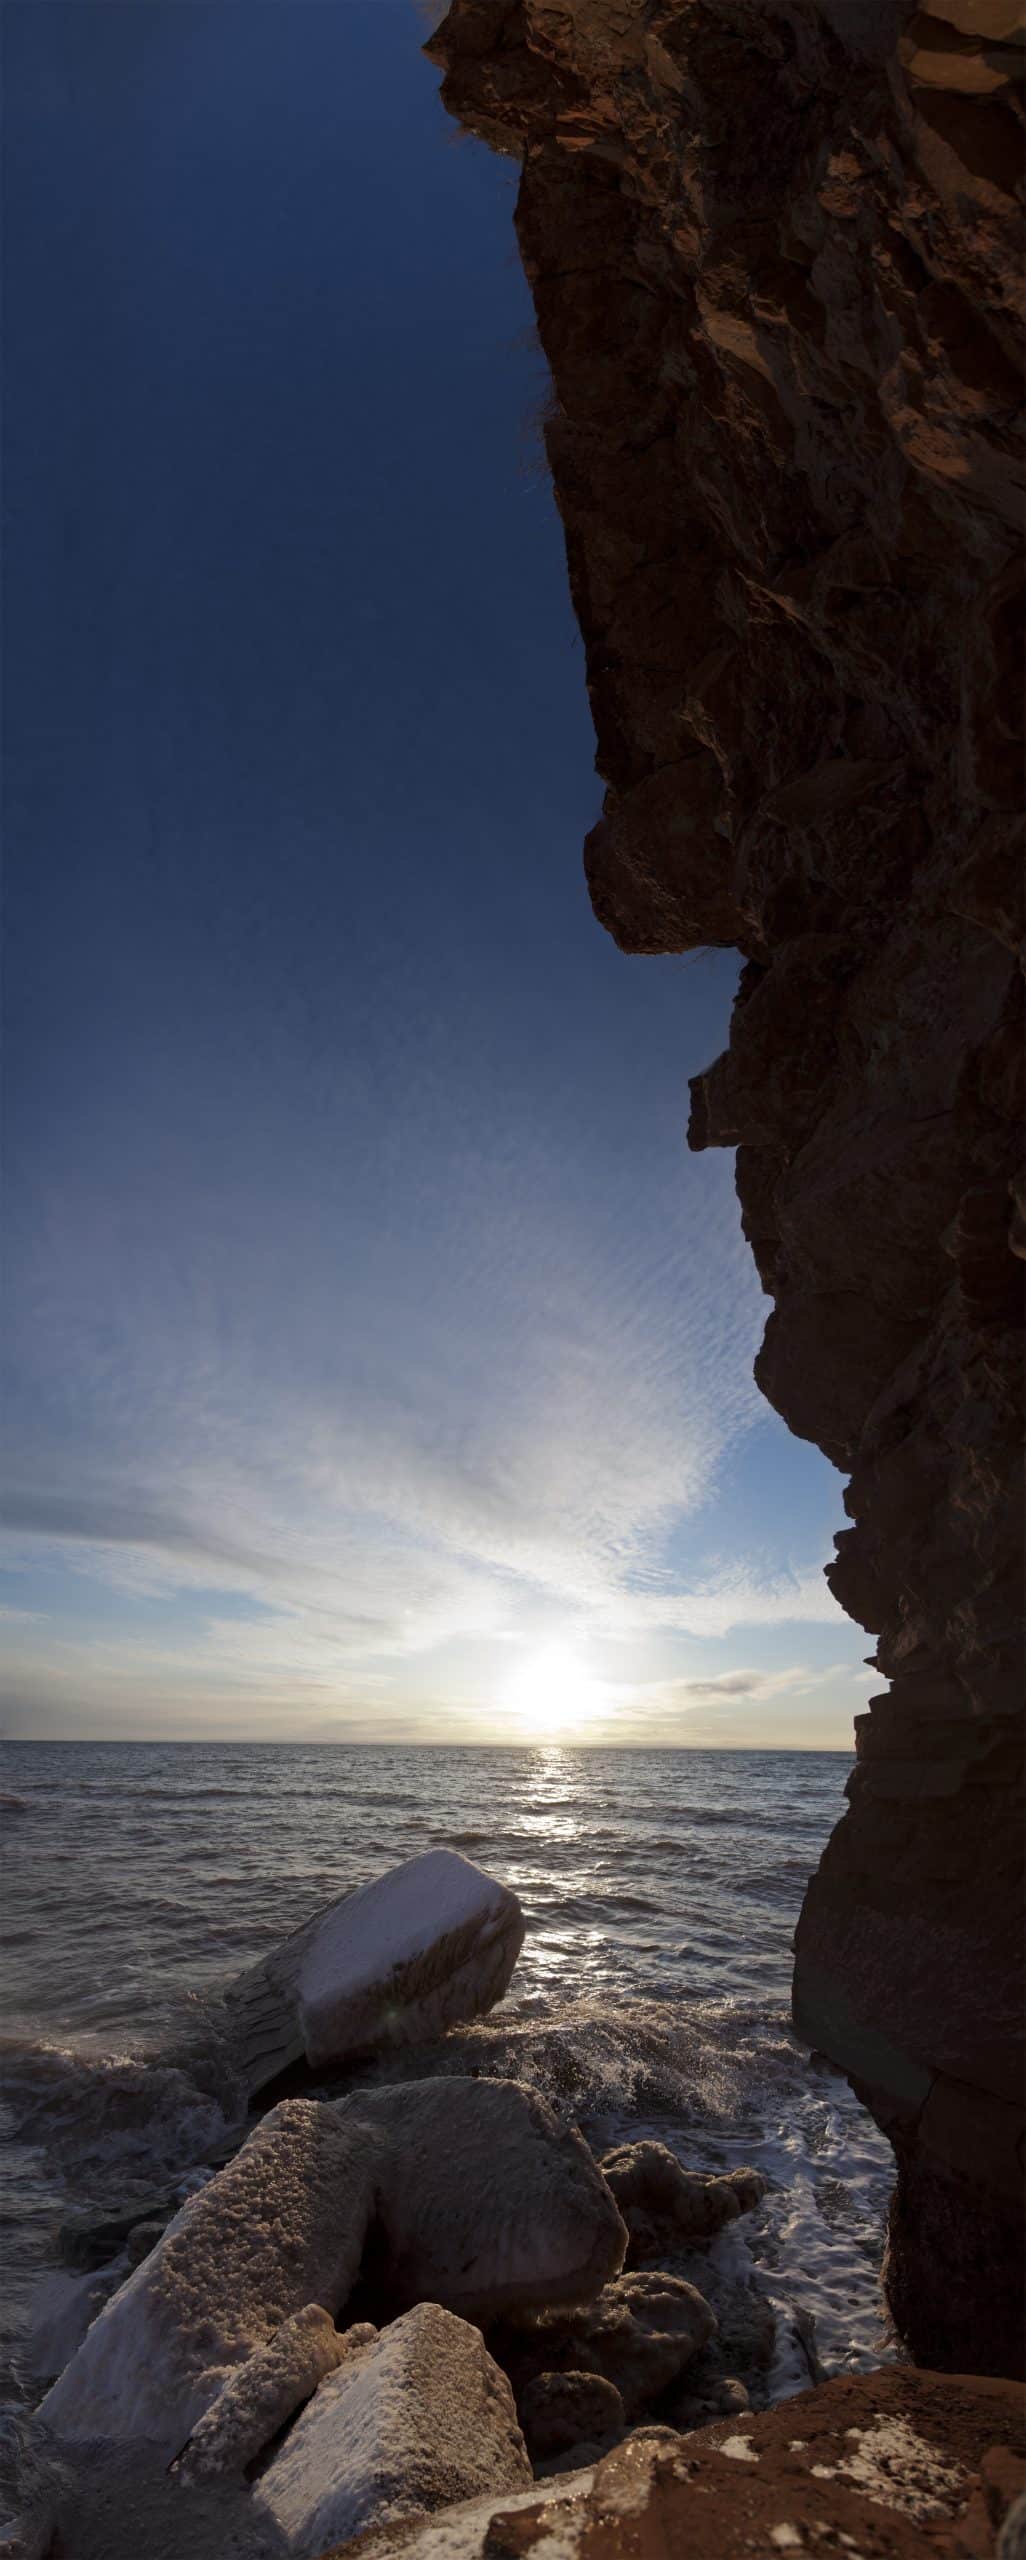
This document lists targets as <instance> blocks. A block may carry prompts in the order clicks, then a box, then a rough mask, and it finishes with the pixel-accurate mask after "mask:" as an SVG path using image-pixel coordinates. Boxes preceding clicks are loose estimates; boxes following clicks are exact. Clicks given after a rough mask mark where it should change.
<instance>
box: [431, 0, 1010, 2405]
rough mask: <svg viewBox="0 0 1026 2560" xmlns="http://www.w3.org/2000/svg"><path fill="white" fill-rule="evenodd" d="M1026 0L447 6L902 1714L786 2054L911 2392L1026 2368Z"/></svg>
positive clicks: (570, 0)
mask: <svg viewBox="0 0 1026 2560" xmlns="http://www.w3.org/2000/svg"><path fill="white" fill-rule="evenodd" d="M1022 40H1023V12H1022V9H1021V8H1020V7H1019V6H1018V5H1017V0H933V5H931V6H930V7H928V8H923V9H920V10H919V11H918V12H913V11H912V10H911V9H910V8H909V7H908V6H907V5H905V0H455V5H454V6H453V7H452V8H451V9H450V11H449V14H448V16H447V17H446V19H445V20H444V22H443V24H442V25H441V27H440V28H439V29H438V30H437V32H436V34H435V35H434V37H433V38H432V41H431V45H430V47H429V50H430V52H431V54H432V56H433V58H434V59H435V61H436V62H438V63H439V65H440V66H441V67H442V69H443V72H444V85H443V97H444V100H445V103H446V105H447V106H448V107H449V109H450V110H451V112H452V113H453V114H454V115H456V116H457V117H458V118H459V119H460V120H461V122H462V123H463V124H464V125H465V126H466V127H468V128H469V130H470V131H472V132H474V133H476V134H478V135H480V136H481V137H482V138H483V139H484V140H485V141H487V142H488V143H490V144H491V145H492V146H493V147H495V148H497V149H500V150H504V151H507V152H512V153H514V154H515V155H516V156H517V157H518V158H519V159H520V161H521V163H522V177H521V183H520V189H519V197H518V205H517V216H516V220H517V232H518V238H519V242H520V247H521V252H522V256H523V261H524V266H525V269H526V272H527V276H528V279H529V282H530V284H531V288H532V291H533V295H534V301H535V307H536V312H537V322H538V330H539V335H540V338H541V342H542V345H543V348H544V351H545V355H546V357H547V360H548V363H549V365H550V368H551V373H552V380H553V400H552V404H551V413H550V416H549V420H548V423H547V428H546V443H547V449H548V455H549V461H550V464H551V468H552V474H553V481H554V486H555V491H556V497H557V502H558V505H559V509H560V513H561V516H562V520H563V524H564V527H565V532H566V544H567V556H568V564H569V573H570V582H571V588H572V593H573V599H574V604H575V608H576V611H577V615H578V619H579V621H580V625H581V629H582V633H583V636H584V641H585V646H586V654H587V672H588V685H589V693H590V698H591V704H592V710H593V714H594V720H595V727H596V734H597V740H598V764H599V770H600V772H601V774H602V776H603V778H604V780H605V782H606V785H607V790H606V796H605V803H604V808H603V812H602V816H601V818H600V820H599V822H598V824H597V826H596V827H595V828H594V829H593V831H592V833H591V835H590V837H589V839H588V842H587V846H586V848H585V863H586V870H587V878H588V883H589V888H590V892H591V897H592V901H593V904H594V907H595V911H596V914H597V915H598V917H599V918H600V920H601V922H602V923H603V924H605V925H606V926H607V927H608V929H609V931H610V932H611V933H612V934H613V935H614V937H615V938H616V940H617V941H618V942H619V943H620V945H621V946H622V948H623V949H624V950H626V951H630V952H665V951H686V950H690V949H695V948H698V947H700V946H701V945H703V944H718V945H725V946H736V947H737V948H738V949H739V950H740V952H741V953H742V954H743V955H744V959H745V963H746V965H745V967H744V969H743V971H742V976H741V982H740V987H739V991H738V997H737V1002H736V1006H735V1011H734V1018H733V1022H732V1026H731V1036H730V1044H729V1047H728V1050H727V1052H726V1054H725V1055H724V1057H722V1058H720V1059H718V1060H717V1061H716V1063H715V1064H714V1065H713V1066H711V1067H710V1069H709V1070H708V1071H707V1073H706V1074H704V1075H703V1076H701V1077H699V1078H698V1079H697V1080H696V1083H695V1086H694V1089H693V1108H692V1117H691V1127H690V1139H691V1144H692V1145H693V1146H695V1147H698V1148H701V1147H705V1146H710V1145H725V1146H732V1147H736V1149H737V1178H738V1191H739V1195H740V1201H741V1213H742V1220H743V1224H744V1228H745V1233H746V1235H747V1237H748V1239H749V1242H750V1244H751V1246H752V1250H753V1252H754V1254H755V1257H756V1260H757V1263H758V1268H759V1272H760V1276H761V1278H762V1282H763V1285H764V1288H765V1289H766V1291H767V1293H768V1295H769V1296H770V1297H771V1298H772V1300H773V1308H772V1312H771V1314H770V1318H769V1322H768V1325H767V1329H766V1336H765V1340H764V1343H763V1347H762V1350H761V1352H760V1354H759V1360H758V1368H757V1374H758V1377H759V1381H760V1384H761V1386H762V1388H763V1390H764V1392H765V1393H766V1395H767V1396H768V1397H769V1398H770V1400H771V1402H772V1403H773V1404H774V1405H775V1406H776V1407H777V1409H778V1410H779V1411H780V1412H781V1413H782V1414H783V1416H784V1418H785V1419H786V1420H787V1421H788V1422H789V1424H790V1425H791V1427H792V1428H793V1429H794V1430H795V1431H797V1432H798V1433H800V1434H801V1435H803V1436H804V1437H807V1438H809V1439H811V1440H814V1441H815V1442H817V1444H818V1445H819V1446H820V1447H821V1448H823V1449H824V1450H825V1451H826V1452H827V1454H828V1455H829V1456H830V1457H831V1458H832V1459H833V1460H834V1461H835V1463H836V1464H837V1465H838V1466H839V1467H841V1468H842V1469H843V1470H844V1472H845V1474H846V1475H847V1476H848V1478H849V1483H848V1489H847V1492H846V1494H845V1508H846V1511H847V1513H848V1516H849V1520H850V1523H851V1525H850V1526H849V1527H848V1528H847V1529H846V1530H845V1531H843V1533H842V1534H841V1536H840V1537H839V1538H838V1541H837V1555H836V1561H835V1562H834V1564H833V1565H832V1567H831V1568H830V1580H831V1584H832V1587H833V1589H834V1591H835V1592H836V1595H837V1597H838V1599H839V1600H840V1601H841V1602H842V1604H843V1606H844V1607H845V1608H846V1609H847V1610H848V1611H849V1612H850V1614H851V1615H852V1616H853V1617H854V1618H855V1619H856V1620H857V1621H858V1622H859V1623H860V1624H861V1625H862V1626H864V1627H865V1628H866V1629H867V1630H868V1631H869V1632H870V1633H871V1634H872V1636H873V1637H874V1639H875V1654H874V1657H873V1659H874V1662H875V1665H876V1666H877V1667H878V1668H879V1670H880V1673H881V1675H882V1676H883V1678H884V1679H886V1680H887V1681H888V1682H889V1684H890V1685H889V1687H888V1689H887V1690H886V1691H885V1692H884V1693H883V1694H882V1695H881V1696H880V1697H879V1698H876V1699H874V1700H873V1702H872V1705H871V1708H870V1711H869V1713H868V1715H866V1716H864V1717H861V1718H860V1719H859V1720H858V1728H857V1753H858V1756H857V1762H856V1767H855V1770H854V1772H853V1775H852V1779H851V1781H850V1785H849V1791H848V1792H849V1811H848V1813H847V1814H846V1816H845V1819H844V1820H843V1822H842V1823H841V1824H840V1825H839V1827H838V1829H837V1831H836V1832H835V1833H834V1836H833V1838H832V1840H831V1841H830V1843H829V1845H828V1848H827V1851H826V1854H825V1856H824V1858H823V1861H822V1863H821V1866H820V1868H819V1870H818V1873H817V1875H816V1876H815V1877H814V1878H813V1880H812V1883H811V1885H810V1887H809V1890H808V1893H807V1896H806V1901H805V1905H804V1909H803V1912H802V1917H801V1922H800V1926H799V1931H798V1938H797V1951H796V1971H795V2014H796V2019H797V2022H798V2024H799V2026H800V2028H801V2030H802V2031H803V2033H804V2034H805V2035H806V2036H807V2037H808V2038H809V2040H810V2041H811V2042H813V2043H814V2044H815V2045H816V2046H818V2047H819V2048H820V2049H822V2050H823V2051H824V2052H825V2053H827V2054H828V2055H829V2056H830V2057H831V2058H832V2059H833V2060H834V2061H835V2062H837V2063H839V2064H840V2065H841V2066H842V2067H843V2068H844V2069H845V2070H846V2071H847V2072H848V2073H849V2075H850V2077H851V2078H852V2079H853V2080H854V2082H855V2083H856V2085H857V2086H858V2088H859V2089H860V2091H861V2093H862V2094H863V2095H864V2097H865V2099H866V2102H867V2103H868V2105H869V2106H870V2107H871V2108H872V2110H873V2112H874V2114H875V2115H876V2117H877V2119H878V2121H879V2122H880V2123H881V2124H883V2125H884V2126H885V2127H886V2129H887V2131H888V2133H889V2134H890V2136H891V2138H892V2141H893V2143H894V2146H895V2152H896V2158H897V2162H898V2182H897V2188H896V2196H895V2204H894V2208H893V2214H892V2231H891V2243H890V2253H889V2288H890V2297H891V2301H892V2305H893V2308H894V2310H895V2313H896V2316H897V2318H898V2320H899V2323H900V2325H901V2327H902V2329H903V2331H904V2333H905V2335H906V2336H907V2338H908V2339H909V2341H910V2343H911V2345H912V2348H913V2351H914V2353H915V2354H916V2355H917V2357H919V2358H920V2360H922V2361H924V2362H928V2363H930V2364H931V2365H933V2366H935V2367H936V2366H939V2367H945V2368H947V2369H949V2370H950V2369H954V2370H967V2369H969V2370H977V2371H984V2372H986V2371H990V2372H999V2373H1000V2372H1007V2371H1010V2370H1013V2369H1015V2368H1016V2367H1017V2366H1018V2365H1019V2364H1020V2363H1021V2357H1022V2306H1021V2295H1020V2293H1019V2290H1018V2269H1019V2267H1020V2265H1021V2256H1022V2252H1021V2203H1020V2198H1021V2167H1022V2128H1023V2117H1022V2094H1023V2063H1022V2051H1021V2020H1022V1996H1021V1981H1020V1975H1019V1953H1020V1948H1021V1943H1022V1929H1021V1908H1022V1901H1021V1896H1022V1839H1023V1805H1022V1729H1021V1699H1022V1677H1021V1675H1022V1543H1021V1528H1020V1515H1019V1510H1018V1503H1019V1488H1020V1477H1019V1452H1020V1447H1021V1417H1022V1357H1021V1312H1022V1277H1023V1268H1022V1266H1023V1257H1024V1254H1026V1206H1024V1194H1023V1188H1022V1177H1021V1173H1020V1171H1019V1163H1020V1153H1019V1149H1020V1130H1021V1118H1022V1073H1023V1067H1022V1056H1023V1052H1022V1040H1021V1013H1020V1007H1021V994H1022V974H1021V959H1022V951H1023V915H1022V890H1021V880H1022V873H1021V868H1020V862H1021V821H1020V818H1019V814H1018V811H1019V802H1020V787H1021V752H1022V745H1021V713H1020V703H1021V688H1020V682H1019V676H1018V671H1017V666H1016V637H1017V632H1018V628H1019V602H1018V599H1019V595H1020V586H1021V564H1020V562H1021V507H1022V500H1021V490H1022V447H1021V374H1020V365H1019V336H1018V329H1019V315H1018V310H1017V290H1018V283H1019V277H1020V273H1021V256H1020V217H1021V194H1022V186H1021V167H1022V133H1021V122H1022V117H1021V79H1022V60H1023V55H1022Z"/></svg>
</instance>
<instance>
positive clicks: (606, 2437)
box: [517, 2373, 624, 2461]
mask: <svg viewBox="0 0 1026 2560" xmlns="http://www.w3.org/2000/svg"><path fill="white" fill-rule="evenodd" d="M517 2416H518V2418H519V2420H520V2424H521V2426H522V2428H523V2430H524V2440H525V2443H526V2444H527V2447H528V2450H529V2452H530V2454H531V2457H532V2460H539V2461H543V2460H544V2458H545V2456H546V2454H551V2453H568V2452H569V2451H570V2449H571V2447H572V2446H573V2445H580V2444H585V2443H591V2444H612V2443H613V2442H614V2441H615V2439H616V2437H617V2436H621V2435H622V2434H623V2428H624V2412H623V2401H622V2400H621V2398H620V2394H619V2392H618V2390H617V2388H616V2385H615V2383H612V2382H607V2381H606V2378H605V2375H604V2374H602V2373H536V2374H535V2377H534V2380H533V2382H529V2383H528V2384H527V2385H526V2388H525V2389H524V2390H523V2391H522V2392H521V2394H520V2397H519V2399H518V2401H517Z"/></svg>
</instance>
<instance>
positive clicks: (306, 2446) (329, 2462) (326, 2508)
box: [254, 2302, 531, 2560]
mask: <svg viewBox="0 0 1026 2560" xmlns="http://www.w3.org/2000/svg"><path fill="white" fill-rule="evenodd" d="M530 2481H531V2465H530V2462H529V2461H528V2458H527V2450H526V2447H525V2444H524V2439H523V2437H522V2435H521V2433H520V2428H519V2426H518V2425H517V2416H516V2410H515V2408H514V2406H513V2394H512V2392H511V2390H510V2387H509V2384H508V2382H507V2380H506V2377H505V2374H504V2373H501V2372H500V2370H499V2367H498V2365H496V2364H493V2362H492V2359H491V2357H490V2355H489V2354H488V2352H487V2349H486V2347H485V2343H484V2340H483V2338H482V2337H481V2335H480V2332H479V2331H478V2330H477V2329H472V2328H471V2327H470V2326H469V2325H468V2323H467V2322H466V2321H465V2320H457V2319H454V2317H453V2315H452V2313H451V2312H450V2311H443V2310H442V2309H441V2307H440V2305H439V2304H438V2303H437V2302H422V2303H418V2305H417V2307H416V2309H415V2310H413V2311H407V2312H406V2313H405V2314H404V2316H403V2318H402V2319H401V2320H396V2321H394V2322H393V2324H392V2326H391V2327H390V2328H388V2329H385V2330H383V2331H382V2333H381V2335H380V2336H379V2337H378V2338H377V2339H376V2340H375V2341H374V2343H373V2345H370V2346H367V2347H365V2348H364V2349H363V2350H362V2352H361V2353H359V2354H357V2355H353V2356H349V2357H347V2358H346V2361H345V2362H344V2364H341V2365H340V2366H339V2367H338V2369H337V2371H336V2372H335V2373H333V2374H331V2375H329V2377H328V2379H327V2381H326V2382H322V2384H321V2386H320V2389H319V2390H318V2391H316V2392H315V2394H314V2397H313V2399H312V2400H311V2401H310V2402H309V2403H308V2405H307V2407H306V2408H305V2410H304V2411H303V2414H302V2417H300V2418H299V2419H297V2421H296V2424H295V2426H294V2427H293V2428H292V2430H291V2432H290V2434H289V2435H288V2436H287V2437H286V2439H285V2443H284V2445H283V2446H282V2449H281V2452H280V2453H279V2454H277V2455H276V2456H275V2459H274V2461H273V2462H272V2463H270V2465H269V2466H268V2468H267V2470H266V2471H264V2472H263V2473H262V2475H261V2477H260V2479H259V2480H258V2482H257V2484H256V2487H255V2490H254V2502H255V2504H256V2505H257V2506H258V2508H259V2509H260V2510H261V2511H262V2512H263V2513H265V2514H266V2515H268V2516H269V2517H270V2518H271V2519H272V2520H273V2522H274V2523H275V2524H276V2525H277V2526H278V2528H279V2530H280V2531H281V2533H282V2534H283V2536H284V2539H285V2543H286V2545H287V2548H288V2550H289V2552H290V2553H292V2554H294V2555H295V2560H315V2555H316V2554H318V2553H320V2552H324V2551H327V2550H329V2549H331V2548H332V2546H333V2545H335V2544H338V2543H344V2542H348V2541H349V2540H350V2538H351V2536H352V2535H354V2534H357V2533H363V2532H365V2531H366V2530H367V2528H368V2527H369V2526H371V2525H387V2524H395V2523H398V2522H399V2520H400V2519H401V2518H402V2517H408V2516H428V2515H433V2514H435V2513H436V2512H437V2510H438V2509H439V2508H440V2507H448V2506H452V2505H453V2504H454V2503H455V2502H456V2501H457V2500H458V2499H464V2498H471V2497H474V2496H475V2495H478V2494H480V2493H482V2492H483V2491H485V2490H488V2489H490V2490H493V2491H494V2490H503V2489H521V2488H525V2487H527V2486H528V2485H529V2483H530Z"/></svg>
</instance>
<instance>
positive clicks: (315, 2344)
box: [175, 2302, 377, 2481]
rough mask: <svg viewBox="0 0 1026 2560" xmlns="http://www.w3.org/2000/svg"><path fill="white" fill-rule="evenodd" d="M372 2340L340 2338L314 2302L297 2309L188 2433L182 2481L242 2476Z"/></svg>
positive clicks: (366, 2329)
mask: <svg viewBox="0 0 1026 2560" xmlns="http://www.w3.org/2000/svg"><path fill="white" fill-rule="evenodd" d="M376 2336H377V2330H376V2329H373V2328H372V2327H371V2326H370V2323H369V2322H363V2323H361V2324H360V2325H359V2326H358V2327H357V2328H355V2329H350V2330H349V2331H348V2332H347V2333H346V2334H345V2336H341V2335H340V2333H339V2331H338V2330H337V2329H336V2327H335V2323H334V2321H333V2319H332V2317H331V2314H330V2312H329V2311H322V2309H321V2306H320V2303H319V2302H308V2303H306V2304H304V2307H303V2309H302V2311H294V2312H292V2314H291V2316H290V2318H289V2319H288V2320H283V2321H282V2325H281V2328H280V2329H276V2330H275V2333H274V2336H273V2338H270V2339H269V2340H268V2343H267V2345H266V2347H260V2348H258V2350H257V2353H256V2355H253V2356H249V2357H247V2360H246V2362H245V2364H242V2365H237V2366H236V2369H235V2371H234V2373H230V2374H229V2376H228V2379H227V2382H225V2383H223V2384H222V2387H221V2389H220V2391H219V2392H218V2395H217V2398H216V2400H214V2401H212V2402H211V2405H210V2408H209V2409H207V2410H206V2411H205V2413H204V2415H203V2417H202V2418H201V2419H200V2421H199V2425H198V2426H197V2427H195V2428H194V2430H193V2433H192V2435H191V2436H190V2438H189V2441H188V2444H187V2445H186V2448H185V2451H184V2453H183V2455H182V2457H181V2461H180V2462H179V2463H177V2464H176V2466H175V2467H176V2472H177V2476H178V2477H179V2479H181V2480H185V2481H189V2480H218V2479H221V2478H223V2477H225V2476H226V2475H229V2474H232V2473H239V2472H244V2471H245V2468H246V2464H247V2463H248V2462H253V2461H255V2459H256V2456H257V2454H258V2453H262V2452H263V2449H264V2446H265V2445H268V2444H270V2442H271V2439H272V2437H273V2436H276V2435H277V2433H278V2430H279V2428H280V2427H283V2426H284V2425H285V2423H286V2420H287V2419H288V2418H291V2417H292V2416H293V2415H294V2413H295V2411H296V2410H297V2409H301V2408H302V2406H303V2402H304V2401H305V2400H309V2399H311V2398H312V2396H313V2393H314V2392H315V2391H316V2389H317V2385H318V2383H320V2382H323V2381H324V2380H325V2377H326V2375H328V2374H329V2373H334V2371H335V2368H336V2366H337V2365H340V2364H342V2363H343V2362H344V2360H345V2358H346V2357H347V2356H351V2355H354V2354H357V2355H358V2354H359V2353H361V2351H362V2349H363V2348H364V2347H366V2346H369V2345H370V2344H371V2343H372V2342H373V2340H374V2339H375V2338H376Z"/></svg>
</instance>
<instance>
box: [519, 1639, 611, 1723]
mask: <svg viewBox="0 0 1026 2560" xmlns="http://www.w3.org/2000/svg"><path fill="white" fill-rule="evenodd" d="M502 1695H503V1703H504V1705H505V1706H507V1707H508V1708H509V1710H510V1712H511V1714H512V1715H513V1716H514V1717H515V1718H516V1722H517V1724H518V1726H519V1728H520V1731H521V1733H523V1734H524V1735H525V1736H529V1737H532V1738H535V1737H536V1738H537V1739H538V1741H548V1740H554V1739H557V1738H560V1739H562V1738H565V1737H566V1736H567V1735H569V1734H576V1733H581V1732H582V1731H585V1730H586V1729H587V1726H588V1725H589V1724H590V1723H591V1722H592V1721H593V1719H594V1717H595V1716H596V1715H597V1713H598V1711H599V1707H600V1704H601V1692H600V1688H599V1683H598V1681H597V1680H595V1679H594V1678H593V1677H592V1674H591V1673H590V1672H589V1671H587V1670H586V1669H585V1667H584V1664H583V1663H582V1661H581V1659H580V1656H579V1655H578V1654H576V1653H574V1652H573V1651H572V1649H571V1647H570V1646H569V1645H563V1644H552V1645H547V1646H546V1647H545V1649H544V1651H543V1652H541V1653H532V1654H529V1655H528V1658H527V1660H526V1661H525V1662H521V1663H519V1664H518V1665H517V1668H516V1670H515V1671H513V1672H511V1673H510V1676H509V1678H508V1680H506V1681H505V1682H504V1684H503V1692H502Z"/></svg>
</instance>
